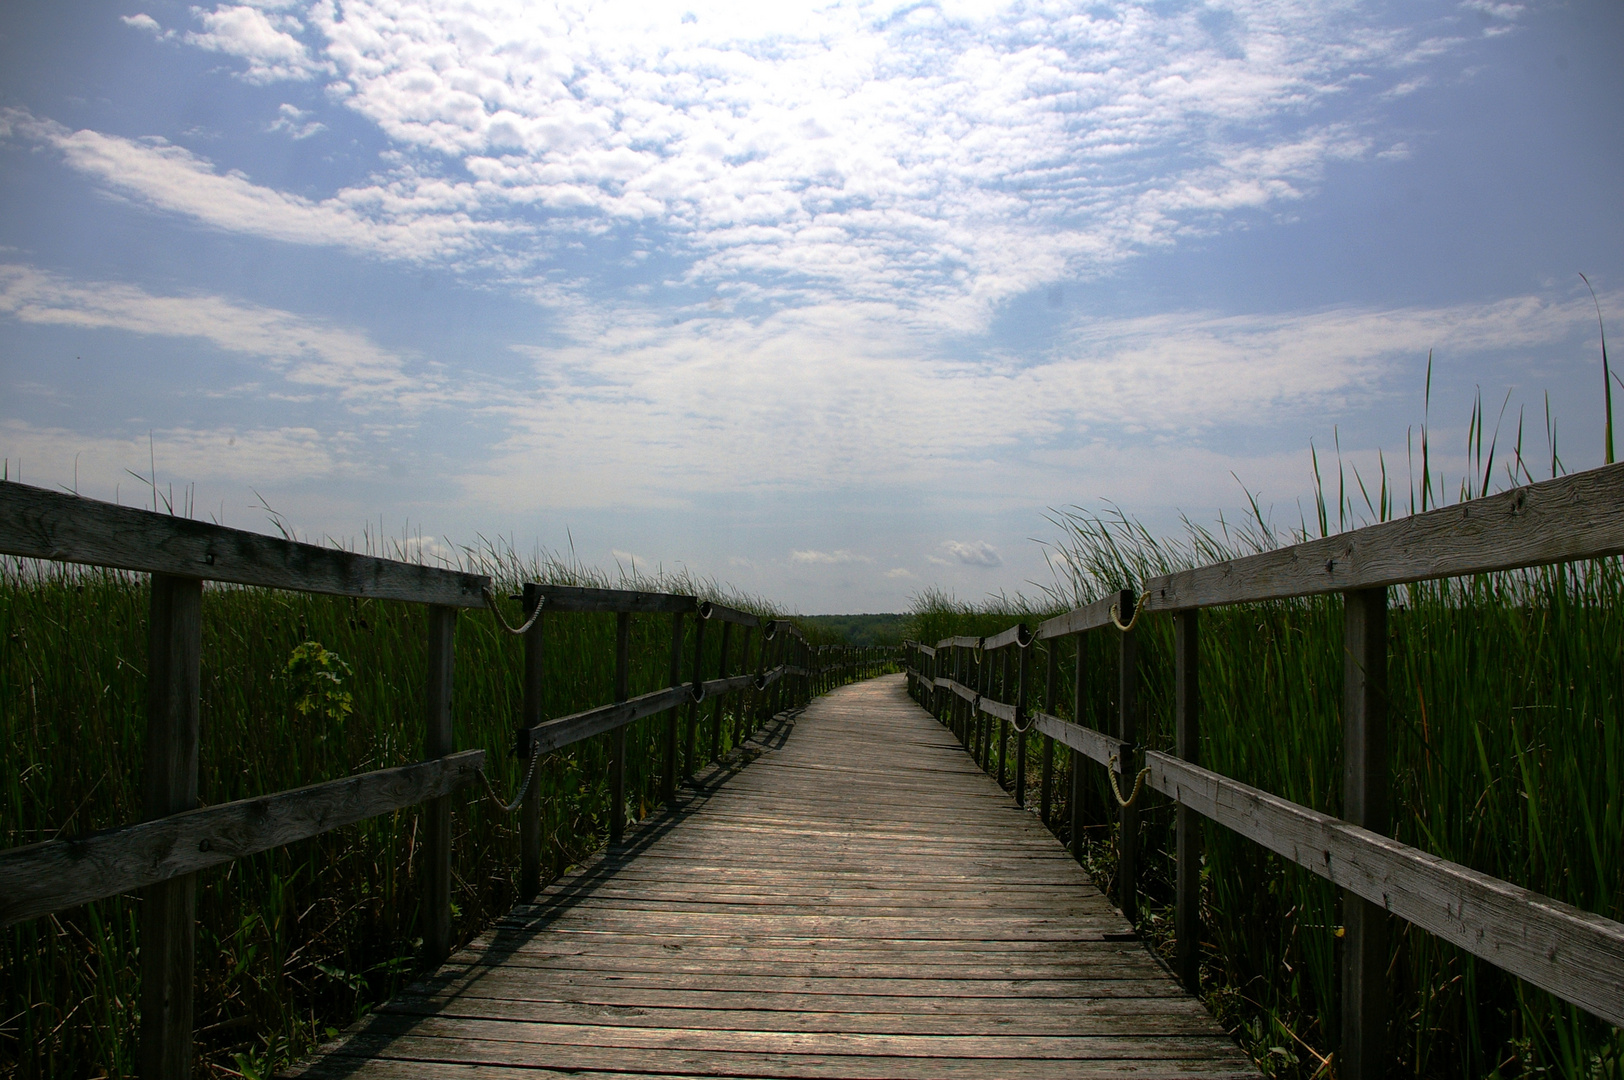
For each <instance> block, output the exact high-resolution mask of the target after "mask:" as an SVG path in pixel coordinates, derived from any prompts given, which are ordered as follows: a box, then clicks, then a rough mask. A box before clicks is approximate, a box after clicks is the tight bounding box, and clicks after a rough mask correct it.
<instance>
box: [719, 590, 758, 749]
mask: <svg viewBox="0 0 1624 1080" xmlns="http://www.w3.org/2000/svg"><path fill="white" fill-rule="evenodd" d="M732 637H733V624H732V623H730V622H724V623H723V624H722V658H721V660H720V661H719V662H718V664H717V667H716V677H717V678H718V679H725V678H727V673H728V666H727V652H728V645H729V644H731V640H730V639H731V638H732ZM727 697H728V696H727V695H726V694H717V695H716V707H715V708H713V709H711V751H710V752H711V760H712V761H714V760H716V759H717V758H719V757H721V756H722V725H723V724H725V723H726V722H727V707H726V706H727ZM749 723H750V721H749V719H748V717H746V716H745V712H744V710H743V709H740V710H739V718H738V725H737V727H748V726H749ZM733 741H734V742H738V738H737V731H735V737H734V740H733Z"/></svg>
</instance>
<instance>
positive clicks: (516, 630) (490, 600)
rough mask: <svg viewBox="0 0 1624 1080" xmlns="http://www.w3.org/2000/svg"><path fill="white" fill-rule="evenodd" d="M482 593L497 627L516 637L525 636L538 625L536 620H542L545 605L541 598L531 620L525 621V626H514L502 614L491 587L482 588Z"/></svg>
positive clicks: (538, 599)
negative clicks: (526, 632)
mask: <svg viewBox="0 0 1624 1080" xmlns="http://www.w3.org/2000/svg"><path fill="white" fill-rule="evenodd" d="M480 592H482V593H484V594H485V606H486V607H488V608H490V609H491V614H492V615H494V616H496V623H497V625H498V626H500V627H501V628H502V629H503V630H506V631H507V632H508V633H510V634H512V635H514V636H515V637H517V636H518V635H520V634H523V633H524V632H525V631H527V630H529V629H530V628H531V627H532V626H534V625H536V620H537V619H539V618H541V609H542V606H543V604H542V601H541V598H540V597H538V598H537V599H536V610H535V611H532V612H531V613H530V618H528V619H526V620H525V621H524V625H523V626H514V625H513V624H511V623H509V622H508V621H507V618H506V617H505V616H504V615H503V614H502V609H501V608H499V607H497V606H496V594H495V593H493V592H491V590H490V586H484V587H482V588H481V589H480Z"/></svg>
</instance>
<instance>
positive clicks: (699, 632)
mask: <svg viewBox="0 0 1624 1080" xmlns="http://www.w3.org/2000/svg"><path fill="white" fill-rule="evenodd" d="M709 623H710V620H709V619H700V620H699V625H698V626H696V627H694V686H695V687H698V686H699V684H700V683H701V682H703V681H704V678H705V627H706V626H707V625H709ZM684 741H685V742H686V743H687V744H688V755H687V757H686V758H684V760H683V775H685V776H692V775H693V774H694V761H695V760H696V759H697V758H698V757H699V703H698V702H696V701H693V700H692V699H691V698H690V700H689V702H688V737H687V739H685V740H684Z"/></svg>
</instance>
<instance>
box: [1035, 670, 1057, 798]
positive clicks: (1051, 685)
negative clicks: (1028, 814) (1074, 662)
mask: <svg viewBox="0 0 1624 1080" xmlns="http://www.w3.org/2000/svg"><path fill="white" fill-rule="evenodd" d="M1058 645H1059V643H1058V642H1055V641H1051V642H1049V646H1048V656H1047V660H1048V663H1047V665H1046V669H1045V671H1044V673H1043V708H1044V711H1045V712H1048V713H1049V714H1051V715H1053V716H1059V715H1060V710H1059V708H1058V707H1056V705H1055V700H1054V699H1055V691H1056V689H1057V688H1058V684H1059V682H1060V649H1059V648H1058ZM1038 789H1039V790H1038V818H1039V819H1040V820H1041V821H1042V822H1043V823H1044V824H1045V825H1047V824H1049V816H1050V811H1051V810H1052V809H1053V808H1054V736H1052V735H1045V736H1044V737H1043V775H1042V778H1041V780H1040V781H1039V783H1038Z"/></svg>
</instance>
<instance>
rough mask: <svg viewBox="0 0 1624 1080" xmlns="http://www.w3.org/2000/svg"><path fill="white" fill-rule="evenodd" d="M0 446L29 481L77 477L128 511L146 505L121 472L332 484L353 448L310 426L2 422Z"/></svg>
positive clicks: (142, 490) (147, 496)
mask: <svg viewBox="0 0 1624 1080" xmlns="http://www.w3.org/2000/svg"><path fill="white" fill-rule="evenodd" d="M149 439H150V441H149ZM0 447H3V450H0V457H4V458H5V459H6V460H7V461H9V462H13V463H15V462H16V461H18V460H19V459H21V460H22V461H23V462H24V463H25V464H26V465H27V467H28V470H29V476H30V477H37V478H51V479H52V480H55V481H56V482H58V483H62V484H69V483H71V480H72V478H73V477H74V476H75V475H77V476H78V477H79V483H80V490H81V491H82V492H83V493H84V494H87V495H95V496H96V497H98V498H106V499H112V498H113V497H114V494H115V492H119V493H121V494H120V500H121V501H122V502H124V503H125V504H126V505H141V504H143V503H145V504H147V505H148V506H150V505H151V501H152V493H151V491H150V489H148V488H147V487H145V486H143V485H142V484H141V483H140V482H139V481H138V480H136V479H135V478H134V477H132V476H130V475H129V474H128V473H126V472H125V470H126V469H129V470H131V471H135V472H139V473H142V474H145V473H146V472H147V470H148V467H149V462H151V463H153V464H154V466H155V468H156V474H157V480H158V486H159V488H160V489H166V478H179V480H180V482H181V483H182V484H183V485H184V484H193V483H208V484H211V485H216V484H236V485H259V486H265V485H267V484H299V483H311V482H316V481H320V480H324V479H328V478H330V477H331V476H332V475H333V474H334V473H335V472H337V471H339V470H341V469H344V468H345V467H346V466H347V465H349V463H350V462H351V461H352V460H353V456H354V453H355V450H356V445H355V441H354V440H353V439H352V438H350V437H347V436H344V435H335V434H332V433H322V432H319V431H316V430H315V429H314V428H309V427H276V428H235V427H224V428H216V429H203V428H195V427H174V428H162V429H158V430H155V431H152V432H150V433H149V432H146V431H142V432H140V433H139V434H132V435H107V434H86V433H84V432H79V431H71V430H68V429H66V428H62V427H54V426H49V425H37V424H32V423H29V422H28V421H26V420H20V419H6V420H0ZM32 482H49V481H46V480H42V479H41V480H34V481H32ZM165 494H166V495H167V490H165Z"/></svg>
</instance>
